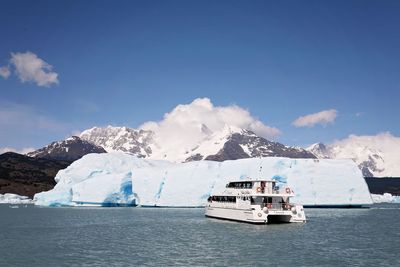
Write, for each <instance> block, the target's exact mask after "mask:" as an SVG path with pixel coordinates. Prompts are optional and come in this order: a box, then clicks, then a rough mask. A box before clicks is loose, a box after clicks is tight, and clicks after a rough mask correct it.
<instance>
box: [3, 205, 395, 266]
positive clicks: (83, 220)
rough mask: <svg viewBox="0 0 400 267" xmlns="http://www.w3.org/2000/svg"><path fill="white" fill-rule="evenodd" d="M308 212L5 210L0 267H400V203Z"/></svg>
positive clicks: (127, 209) (119, 209) (7, 208)
mask: <svg viewBox="0 0 400 267" xmlns="http://www.w3.org/2000/svg"><path fill="white" fill-rule="evenodd" d="M11 206H12V205H11ZM306 215H307V217H308V222H307V223H305V224H276V225H275V224H274V225H250V224H245V223H236V222H229V221H221V220H216V219H210V218H206V217H204V212H203V209H199V208H196V209H166V208H44V207H35V206H31V205H28V206H25V205H20V206H19V207H18V208H15V206H14V208H11V207H10V205H0V266H189V265H191V266H273V265H274V266H400V204H381V205H374V206H373V207H372V208H370V209H306Z"/></svg>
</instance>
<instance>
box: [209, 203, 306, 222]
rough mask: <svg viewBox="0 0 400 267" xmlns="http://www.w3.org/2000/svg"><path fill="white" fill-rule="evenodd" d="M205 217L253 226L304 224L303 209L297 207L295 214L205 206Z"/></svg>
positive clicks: (290, 212)
mask: <svg viewBox="0 0 400 267" xmlns="http://www.w3.org/2000/svg"><path fill="white" fill-rule="evenodd" d="M205 216H207V217H211V218H216V219H223V220H231V221H239V222H246V223H253V224H267V223H291V222H305V221H306V218H305V214H304V209H303V208H302V207H301V206H299V207H298V208H296V213H293V212H292V211H290V210H288V211H281V210H279V211H276V210H262V209H261V208H259V209H256V208H251V209H237V208H228V207H212V206H210V205H209V206H206V208H205Z"/></svg>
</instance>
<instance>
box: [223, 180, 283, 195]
mask: <svg viewBox="0 0 400 267" xmlns="http://www.w3.org/2000/svg"><path fill="white" fill-rule="evenodd" d="M226 188H227V189H252V190H254V191H255V192H257V193H261V194H273V193H278V192H279V186H277V185H276V182H275V181H271V180H254V181H240V182H230V183H228V184H227V185H226Z"/></svg>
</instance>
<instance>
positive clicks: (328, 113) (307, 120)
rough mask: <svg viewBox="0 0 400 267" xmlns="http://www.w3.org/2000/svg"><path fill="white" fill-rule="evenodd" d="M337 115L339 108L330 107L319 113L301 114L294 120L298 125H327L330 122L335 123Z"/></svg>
mask: <svg viewBox="0 0 400 267" xmlns="http://www.w3.org/2000/svg"><path fill="white" fill-rule="evenodd" d="M336 116H337V110H335V109H329V110H323V111H320V112H317V113H313V114H309V115H306V116H301V117H299V118H297V119H296V120H295V121H293V122H292V125H294V126H296V127H313V126H314V125H316V124H321V125H323V126H326V125H327V124H328V123H333V122H334V121H335V119H336Z"/></svg>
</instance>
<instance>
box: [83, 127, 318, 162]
mask: <svg viewBox="0 0 400 267" xmlns="http://www.w3.org/2000/svg"><path fill="white" fill-rule="evenodd" d="M193 129H198V133H196V138H194V139H193V140H194V141H193V142H190V141H188V140H190V138H187V139H185V140H181V139H179V138H174V136H171V137H170V139H169V140H168V141H166V140H165V138H164V139H162V141H163V142H160V139H159V138H158V137H157V133H156V132H152V131H150V130H136V129H131V128H128V127H112V126H108V127H105V128H99V127H94V128H91V129H88V130H86V131H84V132H82V134H81V135H80V137H81V138H82V139H84V140H86V141H88V142H92V143H94V144H96V145H98V146H102V147H103V148H104V149H105V150H107V151H123V152H128V153H130V154H133V155H136V156H138V157H145V158H151V159H165V160H169V161H173V162H184V161H195V160H203V159H207V160H216V161H224V160H229V159H240V158H249V157H267V156H270V157H292V158H315V156H314V155H313V154H312V153H310V152H308V151H306V150H304V149H302V148H295V147H288V146H285V145H283V144H280V143H277V142H271V141H268V140H267V139H265V138H262V137H259V136H257V135H256V134H254V133H253V132H251V131H249V130H245V129H240V128H237V127H232V126H228V125H225V127H224V128H223V129H222V130H220V131H214V132H212V131H211V130H210V129H209V128H208V127H207V126H206V125H204V124H201V125H199V126H198V127H192V129H191V130H192V131H193ZM189 137H190V136H189Z"/></svg>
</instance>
